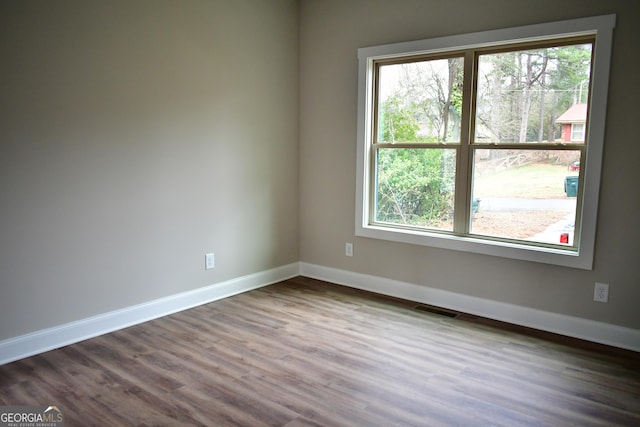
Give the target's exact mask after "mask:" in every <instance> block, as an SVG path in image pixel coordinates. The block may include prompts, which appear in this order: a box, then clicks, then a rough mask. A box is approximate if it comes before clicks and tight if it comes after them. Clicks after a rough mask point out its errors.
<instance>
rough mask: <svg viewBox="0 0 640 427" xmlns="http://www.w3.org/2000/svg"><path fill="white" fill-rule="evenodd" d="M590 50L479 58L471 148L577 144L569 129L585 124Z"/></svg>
mask: <svg viewBox="0 0 640 427" xmlns="http://www.w3.org/2000/svg"><path fill="white" fill-rule="evenodd" d="M591 47H592V46H591V44H579V45H571V46H560V47H548V48H544V49H530V50H521V51H514V52H503V53H493V54H485V55H480V56H479V62H478V95H477V105H476V114H475V142H476V143H517V142H560V141H562V142H571V141H575V142H578V141H576V140H575V139H572V137H571V126H572V124H574V123H581V124H583V125H584V123H585V121H586V118H587V103H588V91H589V80H590V74H591ZM580 142H584V138H582V139H581V141H580Z"/></svg>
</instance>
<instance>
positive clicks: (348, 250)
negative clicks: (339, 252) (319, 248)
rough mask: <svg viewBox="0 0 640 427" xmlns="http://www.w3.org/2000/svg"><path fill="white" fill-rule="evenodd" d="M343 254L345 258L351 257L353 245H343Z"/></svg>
mask: <svg viewBox="0 0 640 427" xmlns="http://www.w3.org/2000/svg"><path fill="white" fill-rule="evenodd" d="M344 254H345V255H346V256H353V243H348V242H347V243H345V244H344Z"/></svg>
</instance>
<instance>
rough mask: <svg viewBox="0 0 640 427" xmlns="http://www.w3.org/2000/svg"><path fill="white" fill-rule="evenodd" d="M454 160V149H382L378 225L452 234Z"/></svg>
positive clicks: (378, 161)
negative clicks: (379, 223)
mask: <svg viewBox="0 0 640 427" xmlns="http://www.w3.org/2000/svg"><path fill="white" fill-rule="evenodd" d="M455 158H456V150H455V149H440V148H434V149H413V148H381V149H379V150H378V157H377V169H376V207H375V209H376V211H375V218H376V221H377V222H386V223H393V224H403V225H408V226H417V227H425V228H433V229H439V230H448V231H452V230H453V201H454V189H455V174H456V171H455Z"/></svg>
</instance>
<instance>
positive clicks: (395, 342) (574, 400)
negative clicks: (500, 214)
mask: <svg viewBox="0 0 640 427" xmlns="http://www.w3.org/2000/svg"><path fill="white" fill-rule="evenodd" d="M496 326H498V327H496ZM502 326H504V325H502ZM502 326H501V325H497V324H493V322H488V321H482V320H481V319H474V318H473V317H471V316H461V317H458V318H449V317H446V316H441V315H438V314H433V313H430V312H427V311H424V310H421V309H416V304H415V303H411V302H408V301H402V300H397V299H393V298H388V297H382V296H379V295H374V294H370V293H367V292H361V291H356V290H353V289H349V288H345V287H341V286H337V285H333V284H328V283H325V282H320V281H316V280H312V279H308V278H302V277H299V278H295V279H291V280H288V281H285V282H282V283H278V284H275V285H272V286H268V287H265V288H262V289H258V290H254V291H251V292H247V293H244V294H241V295H237V296H234V297H231V298H227V299H225V300H221V301H217V302H213V303H211V304H207V305H203V306H200V307H197V308H194V309H191V310H187V311H184V312H181V313H178V314H175V315H172V316H167V317H164V318H161V319H158V320H154V321H151V322H147V323H144V324H141V325H138V326H134V327H130V328H128V329H124V330H121V331H118V332H114V333H111V334H108V335H105V336H101V337H98V338H94V339H91V340H87V341H84V342H81V343H77V344H74V345H71V346H68V347H65V348H62V349H58V350H54V351H50V352H48V353H45V354H41V355H38V356H34V357H30V358H27V359H23V360H21V361H17V362H14V363H10V364H7V365H4V366H0V405H35V404H37V405H60V406H63V407H64V413H65V425H66V426H76V425H78V426H88V425H99V426H119V425H123V426H129V425H148V426H151V425H162V426H164V425H167V426H168V425H179V426H191V425H205V426H251V427H253V426H287V427H294V426H510V427H511V426H539V425H540V426H592V425H598V426H613V425H621V426H640V355H639V354H638V353H633V352H626V351H622V350H615V349H611V348H607V347H604V346H598V345H583V344H584V343H582V342H580V341H577V340H570V339H562V338H559V339H556V338H557V337H554V336H551V335H548V334H538V336H534V335H532V334H523V333H521V331H518V330H517V328H504V327H502ZM525 332H526V331H525ZM541 336H542V337H541Z"/></svg>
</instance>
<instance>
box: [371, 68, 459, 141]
mask: <svg viewBox="0 0 640 427" xmlns="http://www.w3.org/2000/svg"><path fill="white" fill-rule="evenodd" d="M463 70H464V67H463V58H449V59H435V60H424V61H417V62H410V63H404V64H388V65H380V66H379V67H378V81H379V86H378V99H377V114H378V117H377V141H378V142H391V143H393V142H460V116H461V113H462V83H463Z"/></svg>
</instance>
